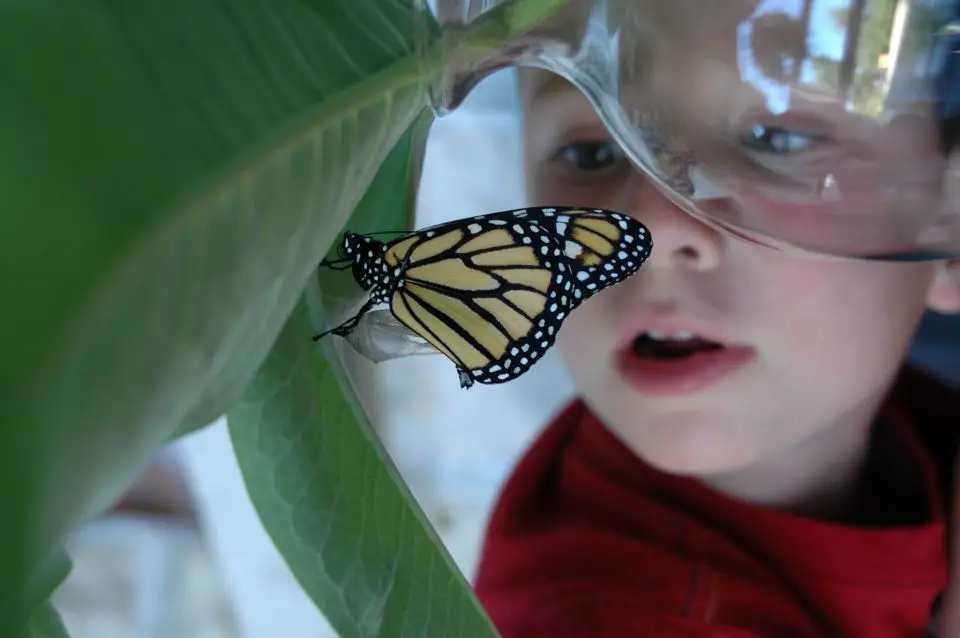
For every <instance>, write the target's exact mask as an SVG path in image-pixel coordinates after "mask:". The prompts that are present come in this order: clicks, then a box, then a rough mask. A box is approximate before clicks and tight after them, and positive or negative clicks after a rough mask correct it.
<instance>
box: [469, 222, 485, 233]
mask: <svg viewBox="0 0 960 638" xmlns="http://www.w3.org/2000/svg"><path fill="white" fill-rule="evenodd" d="M467 230H469V231H470V232H471V233H473V234H474V235H476V234H477V233H479V232H480V231H481V230H483V226H481V225H480V224H470V225H469V226H467Z"/></svg>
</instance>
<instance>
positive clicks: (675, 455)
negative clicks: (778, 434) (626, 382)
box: [608, 409, 758, 478]
mask: <svg viewBox="0 0 960 638" xmlns="http://www.w3.org/2000/svg"><path fill="white" fill-rule="evenodd" d="M608 427H611V428H612V429H614V430H615V431H617V434H618V436H619V437H620V438H621V439H622V440H623V441H624V442H625V443H626V444H627V446H628V447H629V448H630V449H631V450H633V452H634V453H635V454H636V455H637V456H638V457H640V458H641V459H642V460H643V461H644V462H645V463H647V464H648V465H650V466H651V467H653V468H655V469H657V470H659V471H661V472H665V473H668V474H676V475H680V476H688V477H692V478H706V477H709V476H715V475H718V474H726V473H729V472H735V471H736V470H738V469H742V468H744V467H746V466H748V465H751V464H752V463H754V462H755V461H756V460H757V459H756V455H757V452H758V451H757V450H756V449H752V448H751V446H750V445H749V444H747V442H745V441H743V440H742V429H741V428H740V427H732V424H728V423H724V422H723V421H722V419H718V418H717V415H716V413H713V414H707V413H704V412H703V411H700V410H695V409H691V410H688V411H684V412H674V413H672V414H670V415H669V416H663V417H654V416H651V417H646V418H644V419H643V420H642V425H641V426H639V427H637V426H636V425H634V426H632V427H629V428H626V429H624V430H621V429H620V428H618V427H616V424H614V423H608ZM738 434H740V435H741V436H738Z"/></svg>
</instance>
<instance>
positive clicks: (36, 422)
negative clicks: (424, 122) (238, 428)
mask: <svg viewBox="0 0 960 638" xmlns="http://www.w3.org/2000/svg"><path fill="white" fill-rule="evenodd" d="M411 25H412V11H411V9H410V8H409V7H408V6H404V5H403V4H400V3H398V2H390V1H384V2H375V1H374V0H337V1H335V0H312V1H308V0H164V2H147V1H145V0H69V1H68V0H38V1H37V2H27V3H25V2H23V1H22V0H0V166H3V167H4V169H3V170H2V171H0V193H3V195H2V199H0V201H2V204H0V207H2V213H3V214H2V215H0V299H4V300H6V302H5V303H4V304H3V312H2V313H0V417H2V419H0V422H2V423H3V427H2V428H0V503H3V506H2V509H0V635H11V634H12V633H13V632H14V631H15V628H16V627H17V626H19V625H20V624H22V623H23V622H24V621H25V618H24V614H25V613H26V611H25V610H26V609H28V608H30V606H31V605H32V604H33V601H36V600H40V599H42V597H43V596H45V595H46V594H47V593H49V592H48V591H42V590H41V589H39V588H41V587H43V586H44V585H42V584H45V583H48V582H50V578H49V577H48V576H47V575H45V574H46V572H47V571H48V570H47V569H46V568H45V567H44V565H46V564H47V563H48V562H49V560H51V559H48V557H49V556H51V555H52V553H53V552H54V551H55V550H56V548H57V547H58V546H59V544H60V543H61V542H62V541H63V539H64V538H65V536H66V534H67V533H69V531H70V530H71V529H73V528H74V527H75V526H76V525H78V524H79V523H80V522H82V521H83V520H85V519H88V518H89V517H91V516H92V515H93V514H94V513H96V512H98V511H100V510H102V509H103V508H104V507H106V506H107V505H108V504H109V503H110V502H111V501H113V500H114V499H115V498H116V497H117V496H118V495H119V494H120V493H121V492H122V490H123V489H124V488H125V487H126V486H127V485H128V484H129V483H130V482H131V481H132V479H133V477H134V476H135V475H136V473H137V472H138V471H139V470H140V469H141V468H142V467H143V466H144V464H145V462H146V460H147V458H148V456H149V455H150V454H151V453H152V452H153V451H154V450H155V449H156V448H157V447H159V446H160V445H162V444H163V443H165V442H166V441H168V440H170V439H171V438H173V437H175V436H176V435H178V434H179V433H183V432H186V431H189V430H191V429H194V428H196V427H199V426H202V425H204V424H206V423H208V422H210V421H212V420H213V419H215V418H216V417H217V416H219V415H220V414H222V413H223V412H225V411H226V409H227V408H228V407H229V406H230V405H232V404H233V403H234V401H235V400H236V399H237V397H238V396H239V395H240V393H241V392H242V390H243V389H244V387H245V386H246V384H247V383H248V381H249V379H250V378H251V376H252V375H253V373H254V371H255V370H256V368H257V367H258V366H259V364H260V363H261V362H262V361H263V359H264V357H265V356H266V354H267V353H268V351H269V348H270V346H271V345H272V344H273V342H274V340H275V339H276V337H277V335H278V334H279V331H280V329H281V328H282V326H283V323H284V321H285V320H286V319H287V317H288V316H289V315H290V312H291V310H292V309H293V307H294V305H295V304H296V302H297V300H298V298H299V296H300V294H301V292H302V290H303V286H304V283H305V281H306V280H307V278H308V277H309V276H310V275H311V273H313V272H314V270H315V267H316V263H317V262H318V261H319V259H320V258H321V257H322V256H323V255H324V253H325V252H326V251H327V249H328V248H329V246H330V244H331V242H332V241H333V240H334V238H335V236H336V233H337V231H338V230H339V229H340V228H341V227H342V226H343V224H344V222H345V220H346V219H347V217H348V216H349V214H350V213H351V211H352V210H353V208H354V207H355V205H356V203H357V202H358V201H359V199H360V198H361V196H362V194H363V192H364V191H365V189H366V187H367V185H368V184H369V183H370V181H371V180H372V178H373V177H374V175H375V173H376V171H377V168H378V166H379V164H380V163H381V161H382V159H383V158H384V157H385V155H386V154H387V153H388V152H389V150H390V149H391V148H392V147H393V146H394V144H395V142H396V140H397V139H398V138H399V137H400V135H401V134H402V133H403V132H404V131H405V130H406V129H407V127H408V125H409V124H410V122H411V121H413V119H414V118H415V117H416V115H417V114H418V113H419V112H421V111H422V109H423V97H422V95H423V93H422V88H421V85H420V71H419V69H418V64H417V60H416V57H415V56H414V55H412V52H413V43H412V33H413V28H412V26H411Z"/></svg>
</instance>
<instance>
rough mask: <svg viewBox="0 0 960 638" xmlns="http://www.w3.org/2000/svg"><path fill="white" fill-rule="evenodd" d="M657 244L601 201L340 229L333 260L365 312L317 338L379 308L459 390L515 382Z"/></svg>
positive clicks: (345, 330) (346, 329) (340, 331)
mask: <svg viewBox="0 0 960 638" xmlns="http://www.w3.org/2000/svg"><path fill="white" fill-rule="evenodd" d="M652 247H653V244H652V241H651V238H650V233H649V231H648V230H647V228H646V227H645V226H644V225H643V224H641V223H640V222H639V221H637V220H635V219H633V218H632V217H630V216H628V215H623V214H621V213H615V212H611V211H607V210H600V209H581V208H569V207H560V206H554V207H546V208H524V209H518V210H507V211H502V212H499V213H491V214H487V215H479V216H476V217H468V218H465V219H460V220H456V221H452V222H447V223H443V224H439V225H436V226H432V227H430V228H425V229H422V230H418V231H415V232H412V233H407V234H404V236H402V237H400V238H398V239H395V240H393V241H390V242H387V243H385V242H381V241H379V240H377V239H374V238H373V237H371V236H369V235H360V234H356V233H350V232H347V233H345V234H344V238H343V242H342V244H341V245H340V247H339V255H340V259H338V260H335V261H327V260H324V262H323V263H322V264H321V265H322V266H327V267H330V268H334V269H337V270H343V269H346V268H352V269H353V277H354V279H356V281H357V283H358V284H359V285H360V286H361V287H362V288H363V289H364V290H367V291H369V292H370V297H369V299H368V300H367V301H366V302H365V303H364V305H363V306H362V307H361V309H360V311H359V312H358V313H357V314H356V315H355V316H354V317H352V318H351V319H349V320H347V321H346V322H344V323H343V324H342V325H340V326H338V327H336V328H334V329H332V330H328V331H326V332H324V333H321V334H319V335H316V336H315V337H314V338H313V339H314V341H316V340H318V339H320V338H322V337H324V336H326V335H328V334H331V333H333V334H337V335H340V336H343V337H345V336H347V335H348V334H349V333H350V332H351V331H352V330H353V329H354V328H355V327H356V326H357V324H358V322H359V321H360V318H361V317H363V315H364V314H365V313H367V312H368V311H370V310H371V309H372V308H373V307H374V306H376V305H379V304H384V303H389V304H390V310H391V312H392V313H393V315H394V316H395V317H396V318H397V320H398V321H400V323H402V324H403V325H405V326H406V327H407V328H409V329H410V330H412V331H413V332H415V333H417V334H419V335H420V336H421V337H423V338H424V339H425V340H426V341H428V342H429V343H430V344H432V345H433V347H435V348H436V349H437V350H439V351H440V352H441V353H442V354H444V355H446V356H447V358H449V359H450V360H451V361H453V363H454V364H456V368H457V372H458V374H459V376H460V387H461V388H469V387H470V386H472V385H473V384H474V382H475V381H478V382H480V383H486V384H496V383H503V382H506V381H510V380H512V379H515V378H517V377H519V376H520V375H522V374H523V373H525V372H526V371H527V370H529V369H530V367H531V366H533V364H534V363H536V361H537V360H538V359H539V358H540V357H541V356H543V354H544V353H545V352H546V351H547V350H549V349H550V347H551V346H552V345H553V343H554V340H555V339H556V333H557V330H558V329H559V328H560V325H561V324H562V323H563V320H564V318H565V317H567V316H568V315H569V314H570V312H571V311H572V310H574V309H575V308H576V307H577V306H579V305H580V304H581V303H583V301H585V300H586V299H588V298H589V297H591V296H592V295H594V294H596V293H597V292H598V291H600V290H603V289H604V288H607V287H609V286H612V285H614V284H616V283H618V282H620V281H622V280H623V279H625V278H627V277H629V276H631V275H633V274H634V273H635V272H637V270H638V269H639V268H640V266H641V265H642V264H643V262H644V261H646V259H647V257H649V255H650V251H651V249H652Z"/></svg>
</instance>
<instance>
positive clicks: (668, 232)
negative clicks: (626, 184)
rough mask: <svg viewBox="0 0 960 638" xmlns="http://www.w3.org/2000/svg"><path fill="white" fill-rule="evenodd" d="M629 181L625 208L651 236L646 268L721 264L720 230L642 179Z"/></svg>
mask: <svg viewBox="0 0 960 638" xmlns="http://www.w3.org/2000/svg"><path fill="white" fill-rule="evenodd" d="M631 182H632V184H631V187H630V189H631V192H630V194H629V199H628V206H627V210H629V212H630V215H631V216H633V217H634V218H636V219H638V220H640V221H641V222H643V223H644V224H645V225H646V226H647V228H649V229H650V235H651V237H652V238H653V252H652V253H651V255H650V257H649V258H648V259H647V265H646V266H645V267H646V268H650V267H653V268H665V267H670V268H687V269H691V270H699V271H707V270H712V269H714V268H716V267H717V266H719V265H720V258H721V256H722V251H723V246H724V242H723V237H722V236H721V235H720V233H719V232H717V231H716V230H714V229H713V228H710V227H709V226H707V225H706V224H704V223H702V222H700V221H699V220H697V219H696V218H695V217H693V216H691V215H690V214H689V213H686V212H684V211H683V210H682V209H680V208H679V207H677V205H676V204H674V203H673V202H672V201H670V199H669V198H667V197H666V196H665V195H664V194H663V193H661V192H660V191H659V190H658V189H657V187H656V186H654V185H653V184H651V183H650V182H649V181H648V180H646V179H645V178H643V177H640V176H636V177H635V178H634V179H632V180H631Z"/></svg>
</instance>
